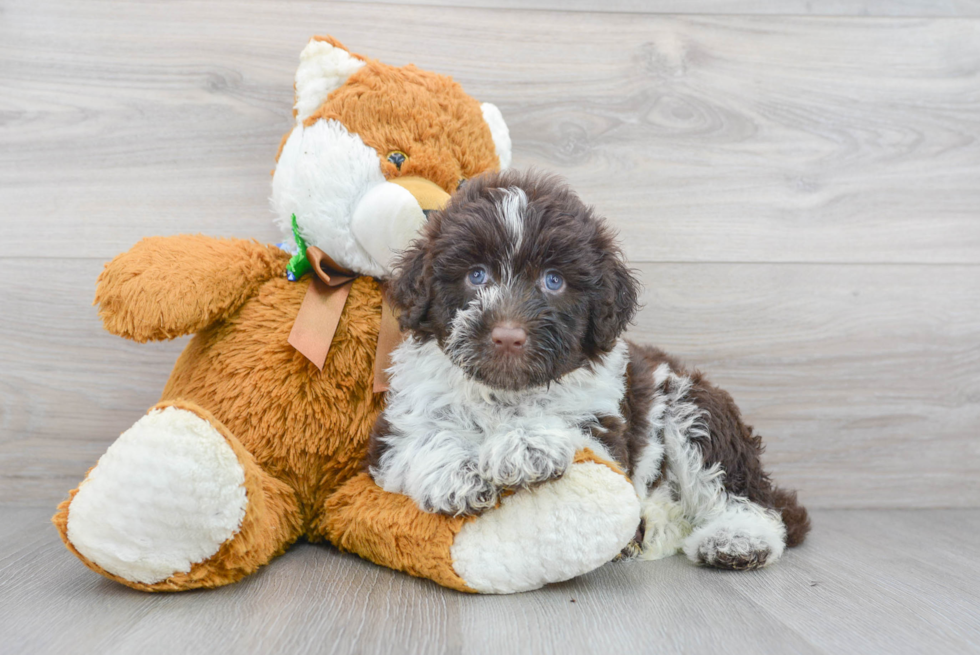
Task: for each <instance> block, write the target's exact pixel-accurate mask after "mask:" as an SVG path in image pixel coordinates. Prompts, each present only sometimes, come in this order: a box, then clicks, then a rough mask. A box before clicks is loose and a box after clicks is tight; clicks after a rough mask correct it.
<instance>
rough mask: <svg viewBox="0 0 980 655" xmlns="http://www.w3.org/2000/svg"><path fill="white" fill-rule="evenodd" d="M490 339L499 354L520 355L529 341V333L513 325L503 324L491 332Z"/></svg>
mask: <svg viewBox="0 0 980 655" xmlns="http://www.w3.org/2000/svg"><path fill="white" fill-rule="evenodd" d="M490 339H491V340H493V345H494V348H496V349H497V351H498V352H505V353H519V352H520V351H521V349H522V348H523V347H524V343H525V342H526V341H527V333H526V332H525V331H524V328H521V327H518V326H517V325H514V324H513V323H501V324H500V325H497V326H495V327H494V328H493V330H491V331H490Z"/></svg>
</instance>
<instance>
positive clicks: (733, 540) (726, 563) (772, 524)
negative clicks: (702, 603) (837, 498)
mask: <svg viewBox="0 0 980 655" xmlns="http://www.w3.org/2000/svg"><path fill="white" fill-rule="evenodd" d="M396 270H397V271H398V274H397V277H396V278H395V279H394V280H393V281H392V282H391V284H390V286H389V295H390V297H391V299H392V302H393V303H394V304H395V305H396V306H397V307H399V308H400V309H401V312H402V313H401V318H400V321H401V325H402V328H403V329H405V330H409V331H410V336H409V338H408V339H407V340H406V341H405V342H404V343H403V344H402V345H401V346H400V347H399V348H398V349H397V350H396V351H395V353H394V356H393V362H394V363H393V366H392V369H391V390H390V391H389V396H388V406H387V408H386V409H385V411H384V413H383V414H382V416H381V417H380V419H379V421H378V424H377V425H376V427H375V431H374V434H373V435H372V444H371V456H370V471H371V474H372V475H373V476H374V478H375V480H376V481H377V482H378V484H379V485H380V486H382V487H383V488H384V489H386V490H388V491H391V492H398V493H403V494H406V495H408V496H410V497H411V498H413V499H414V500H415V501H416V502H417V503H418V505H419V506H420V507H421V508H422V509H424V510H426V511H431V512H443V513H448V514H465V513H477V512H480V511H482V510H485V509H487V508H490V507H493V506H494V505H495V504H496V502H497V500H498V497H499V494H500V493H501V492H502V491H504V490H506V489H513V488H518V487H526V486H529V485H533V484H535V483H538V482H542V481H544V480H547V479H549V478H553V477H556V476H560V475H561V474H562V473H563V472H564V471H565V470H566V469H567V468H568V466H569V465H570V464H571V462H572V458H573V456H574V453H575V451H576V450H577V449H580V448H584V447H588V448H592V449H593V450H594V451H596V452H598V453H600V454H602V455H604V456H606V457H609V458H611V459H614V460H615V461H617V462H618V463H619V464H620V465H621V466H622V467H623V469H624V470H625V471H626V472H627V474H628V475H629V477H630V479H631V480H632V481H633V483H634V485H635V488H636V491H637V493H638V494H639V495H640V498H641V501H642V505H643V510H642V522H641V525H640V529H639V530H638V536H637V542H636V543H635V544H634V545H633V548H632V551H633V552H634V553H636V552H639V554H640V555H641V556H642V557H645V558H649V559H655V558H658V557H663V556H666V555H670V554H673V553H675V552H677V551H678V550H680V549H683V550H684V552H685V553H686V554H687V556H688V557H689V558H691V559H692V560H693V561H695V562H699V563H703V564H708V565H712V566H717V567H722V568H732V569H751V568H757V567H760V566H765V565H766V564H769V563H772V562H773V561H775V560H776V559H778V558H779V557H780V555H781V554H782V552H783V549H784V548H785V546H787V545H789V546H794V545H796V544H798V543H800V542H801V541H802V540H803V538H804V536H805V535H806V532H807V530H808V529H809V522H808V519H807V513H806V510H805V509H804V508H803V507H802V506H800V505H799V504H797V501H796V494H795V493H793V492H788V491H783V490H781V489H779V488H777V487H775V486H773V485H772V483H771V482H770V480H769V476H768V474H767V473H766V472H765V470H763V468H762V464H761V462H760V454H761V452H762V442H761V439H760V438H759V437H758V436H757V435H755V434H753V432H752V429H751V428H750V427H749V426H747V425H745V424H744V423H743V422H742V419H741V416H740V414H739V411H738V408H737V407H736V406H735V404H734V402H733V401H732V399H731V397H730V396H729V395H728V394H727V393H725V392H724V391H722V390H720V389H717V388H716V387H714V386H712V385H711V384H709V383H708V382H707V381H706V380H705V379H704V378H703V377H702V375H701V374H700V373H697V372H694V373H689V372H688V371H686V370H685V369H684V368H683V367H682V366H681V365H680V364H678V363H677V362H676V361H675V360H673V359H672V358H670V357H669V356H667V355H666V354H664V353H663V352H661V351H660V350H657V349H655V348H650V347H643V346H637V345H634V344H631V343H628V342H627V341H625V340H623V339H622V334H623V332H624V330H625V329H626V327H627V325H628V324H629V322H630V321H631V320H632V318H633V316H634V314H635V312H636V309H637V283H636V281H635V279H634V278H633V277H632V275H631V274H630V271H629V269H628V268H627V267H626V265H625V263H624V261H623V256H622V253H621V251H620V249H619V247H618V246H617V245H616V242H615V239H614V237H613V234H612V232H611V230H610V229H609V228H608V227H607V226H606V224H605V223H604V221H603V220H601V219H599V218H598V217H596V216H595V214H594V213H593V211H592V209H591V208H589V207H587V206H586V205H584V204H583V203H582V201H581V200H580V199H579V198H578V196H577V195H576V194H575V193H574V192H573V191H572V190H571V189H569V188H568V186H566V185H565V184H563V183H562V182H561V181H560V180H558V179H557V178H555V177H553V176H548V175H541V174H536V173H518V172H506V173H496V174H488V175H484V176H481V177H478V178H475V179H473V180H471V181H470V182H469V183H468V184H467V185H466V186H465V187H464V188H463V189H462V190H461V191H459V192H457V194H456V195H455V196H454V197H453V198H452V200H451V201H450V202H449V204H448V205H447V206H446V208H445V209H444V210H442V211H440V212H436V213H434V214H433V215H432V216H431V217H430V219H429V222H428V224H427V225H426V227H425V229H424V231H423V234H422V237H421V238H420V239H419V240H418V241H416V242H415V243H414V244H413V246H412V247H411V248H410V249H409V250H408V251H406V252H405V253H404V254H403V256H402V258H401V260H400V262H399V264H398V265H397V266H396Z"/></svg>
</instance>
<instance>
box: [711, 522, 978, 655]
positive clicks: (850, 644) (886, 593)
mask: <svg viewBox="0 0 980 655" xmlns="http://www.w3.org/2000/svg"><path fill="white" fill-rule="evenodd" d="M978 518H980V517H978V516H977V514H976V513H975V512H972V511H960V512H957V511H928V512H908V511H897V512H896V511H892V512H837V513H833V514H830V515H821V514H818V515H817V516H816V519H817V520H816V523H815V526H816V527H815V529H814V532H813V535H812V541H811V543H809V544H807V545H806V546H805V547H804V548H803V549H801V550H800V551H798V552H797V553H793V560H792V566H791V567H787V568H788V569H790V570H788V571H784V572H783V575H782V576H780V577H778V578H777V577H775V576H769V575H761V576H752V577H751V578H745V579H743V578H741V577H739V578H735V577H732V576H719V577H722V578H723V580H722V581H723V583H724V587H723V588H724V589H725V590H727V592H728V593H731V594H733V595H735V596H738V597H741V600H742V602H744V603H746V604H748V605H749V606H751V607H753V608H755V609H756V610H757V611H760V612H762V613H764V614H766V615H768V616H770V617H773V618H778V619H779V620H780V621H782V622H783V623H784V625H786V626H787V627H788V628H790V629H792V630H795V631H796V632H798V633H801V634H805V635H806V636H807V640H808V641H809V642H810V643H811V644H813V645H814V646H816V647H817V648H819V649H820V650H821V652H827V653H845V652H846V653H858V652H883V653H896V654H898V653H909V654H910V655H911V654H915V653H923V652H934V653H975V652H978V651H980V619H978V617H980V593H978V591H977V588H976V584H975V581H976V579H977V576H978V575H980V567H978V566H977V564H976V557H975V554H974V553H970V554H966V553H963V549H964V544H965V543H969V541H967V542H964V541H963V538H964V536H965V535H969V534H976V531H977V529H980V520H978ZM939 531H942V532H945V533H946V534H945V535H944V538H943V539H939V540H937V539H934V538H932V535H934V534H936V532H939ZM951 535H955V536H951ZM968 539H969V538H968ZM950 542H955V543H950ZM951 546H952V547H951ZM950 555H953V557H952V558H950ZM966 560H970V561H966ZM775 570H776V569H775V568H773V569H771V571H772V572H775ZM764 573H770V570H767V571H765V572H764Z"/></svg>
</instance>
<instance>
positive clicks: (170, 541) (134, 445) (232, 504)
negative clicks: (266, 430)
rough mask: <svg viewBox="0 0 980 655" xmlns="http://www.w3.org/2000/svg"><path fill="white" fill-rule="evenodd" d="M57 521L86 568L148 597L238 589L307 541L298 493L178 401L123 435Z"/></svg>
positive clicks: (197, 409)
mask: <svg viewBox="0 0 980 655" xmlns="http://www.w3.org/2000/svg"><path fill="white" fill-rule="evenodd" d="M53 521H54V524H55V526H57V528H58V531H59V532H60V533H61V538H62V539H63V540H64V542H65V544H66V545H67V546H68V548H69V550H71V551H72V552H73V553H75V554H76V555H77V556H78V557H79V558H80V559H81V560H82V561H83V562H84V563H85V564H86V566H88V567H89V568H91V569H93V570H94V571H97V572H98V573H101V574H103V575H105V576H106V577H108V578H111V579H113V580H116V581H118V582H121V583H123V584H125V585H128V586H130V587H133V588H136V589H141V590H144V591H179V590H183V589H193V588H197V587H217V586H220V585H224V584H228V583H230V582H235V581H236V580H238V579H240V578H242V577H244V576H245V575H248V574H249V573H251V572H253V571H255V570H256V569H257V568H258V567H260V566H262V565H263V564H265V563H267V562H268V561H269V560H271V559H272V558H273V557H275V556H276V555H278V554H280V553H282V552H283V551H284V550H285V549H286V547H287V546H288V545H289V544H290V543H292V542H293V541H294V540H295V539H296V538H297V537H298V536H299V534H300V532H301V518H300V515H299V511H298V507H297V503H296V498H295V494H294V493H293V491H292V489H290V488H289V486H288V485H286V484H285V483H283V482H281V481H279V480H277V479H275V478H273V477H272V476H270V475H269V474H268V473H266V472H265V471H263V470H262V469H261V468H260V467H259V465H258V464H257V463H256V462H255V459H254V458H253V457H252V455H251V454H249V453H248V451H246V450H245V448H244V447H243V446H242V445H241V443H240V442H239V441H238V439H236V438H235V437H234V436H233V435H232V434H231V433H230V432H229V431H228V430H227V428H225V426H223V425H222V424H221V423H220V422H219V421H217V420H216V419H215V418H214V417H213V416H211V415H210V414H209V413H208V412H206V411H204V410H202V409H201V408H200V407H197V406H196V405H194V404H193V403H189V402H182V401H176V402H168V403H161V404H160V405H158V406H157V407H155V408H153V409H152V410H151V411H150V412H149V413H148V414H147V415H146V416H144V417H143V418H141V419H140V420H139V421H137V422H136V423H135V424H134V425H133V426H132V427H131V428H130V429H128V430H127V431H126V432H124V433H123V434H122V435H121V436H120V437H119V439H117V440H116V442H115V443H113V444H112V445H111V446H110V447H109V449H108V450H107V451H106V453H105V454H104V455H103V456H102V457H101V458H100V459H99V462H98V463H97V464H96V465H95V466H94V467H93V468H92V469H91V470H90V471H89V472H88V475H86V477H85V479H84V480H83V481H82V483H81V484H80V485H79V486H78V489H76V490H74V491H72V492H71V494H70V496H69V498H68V500H66V501H64V502H63V503H61V505H59V507H58V513H57V514H55V516H54V518H53Z"/></svg>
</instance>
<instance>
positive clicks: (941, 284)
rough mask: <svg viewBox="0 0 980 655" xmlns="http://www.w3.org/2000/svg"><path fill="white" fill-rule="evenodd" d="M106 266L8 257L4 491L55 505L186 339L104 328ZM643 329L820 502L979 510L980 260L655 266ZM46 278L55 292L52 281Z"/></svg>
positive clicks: (644, 336) (639, 330)
mask: <svg viewBox="0 0 980 655" xmlns="http://www.w3.org/2000/svg"><path fill="white" fill-rule="evenodd" d="M100 269H101V264H100V263H99V262H97V261H93V260H75V259H65V260H61V261H59V262H58V268H57V269H34V268H28V267H26V266H24V265H23V263H22V262H19V261H17V262H11V261H9V260H0V279H3V280H5V281H6V284H5V285H4V286H3V288H0V306H2V307H4V308H5V312H3V313H2V314H0V361H3V362H4V367H3V368H2V369H0V409H2V417H3V419H2V422H0V498H3V499H4V501H5V502H8V503H13V504H16V503H21V504H24V503H37V502H47V503H50V504H52V505H53V504H54V503H56V502H57V501H58V500H60V499H61V498H62V497H63V496H64V495H65V494H66V493H67V491H68V490H69V489H70V488H72V487H74V486H75V484H76V483H77V482H78V480H79V479H80V478H81V476H82V475H83V474H84V473H85V471H86V470H87V468H88V467H89V466H91V465H92V464H93V463H94V462H95V461H96V460H97V458H98V457H99V455H101V453H102V452H103V451H104V450H105V448H106V447H107V446H108V445H109V444H110V443H111V442H112V441H113V440H114V439H115V438H116V436H117V435H118V434H119V433H120V432H122V431H123V430H125V429H126V428H128V427H129V426H130V425H131V424H132V423H133V422H134V421H135V420H136V419H137V418H138V417H139V416H140V415H142V413H143V412H144V411H145V410H146V408H147V407H149V406H151V405H152V404H154V403H155V402H156V400H157V398H158V395H159V392H160V390H161V389H162V387H163V384H164V382H165V381H166V378H167V376H168V374H169V370H170V368H171V367H172V366H173V362H174V361H175V360H176V358H177V355H178V353H179V351H180V349H181V347H182V345H183V343H184V341H178V342H173V343H165V344H147V345H143V346H141V345H138V344H133V343H130V342H127V341H125V340H122V339H118V338H116V337H113V336H112V335H109V334H108V333H106V332H104V331H102V329H101V326H100V324H99V321H98V318H97V316H96V310H95V308H93V307H92V306H91V305H90V304H89V303H90V298H91V297H92V288H93V282H94V279H95V277H96V275H97V274H98V271H99V270H100ZM639 276H640V278H641V280H643V281H644V283H645V285H646V291H645V293H644V296H643V302H644V304H645V308H644V309H643V311H642V312H641V314H640V317H639V319H638V323H637V326H636V327H635V328H634V329H633V331H632V333H631V334H632V337H633V338H635V339H636V340H638V341H641V342H648V343H653V344H657V345H659V346H661V347H663V348H665V349H666V350H668V351H670V352H672V353H674V354H676V355H678V356H680V357H682V358H683V359H685V360H686V361H688V362H689V363H690V364H691V365H697V366H700V367H701V368H702V369H703V370H704V371H706V372H707V373H709V375H710V377H711V379H713V380H714V381H715V382H716V383H717V384H719V385H720V386H722V387H723V388H725V389H727V390H728V391H729V392H730V393H732V395H733V396H734V398H735V399H736V401H737V402H738V403H739V404H740V405H741V407H742V410H743V413H744V415H745V417H746V419H747V420H748V421H749V422H750V423H753V424H754V425H755V426H756V428H757V429H758V430H759V432H760V433H761V434H763V435H764V437H765V439H766V442H767V444H768V451H767V455H766V461H767V462H768V464H769V465H770V466H771V468H772V470H773V472H774V473H775V475H776V479H777V480H779V481H780V482H781V483H782V484H785V485H786V486H790V487H796V488H799V489H800V490H801V493H802V497H803V499H804V501H805V502H806V503H807V504H808V505H810V506H812V507H977V506H980V482H978V481H980V457H978V455H980V450H978V448H980V445H978V442H977V439H976V434H977V433H976V426H977V425H978V424H980V402H978V398H980V346H978V343H977V339H976V335H977V334H978V332H980V310H978V308H980V267H976V266H914V267H910V266H884V265H854V266H826V265H785V264H779V265H777V264H714V265H704V264H644V265H641V266H639ZM42 290H43V295H42V292H41V291H42Z"/></svg>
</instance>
